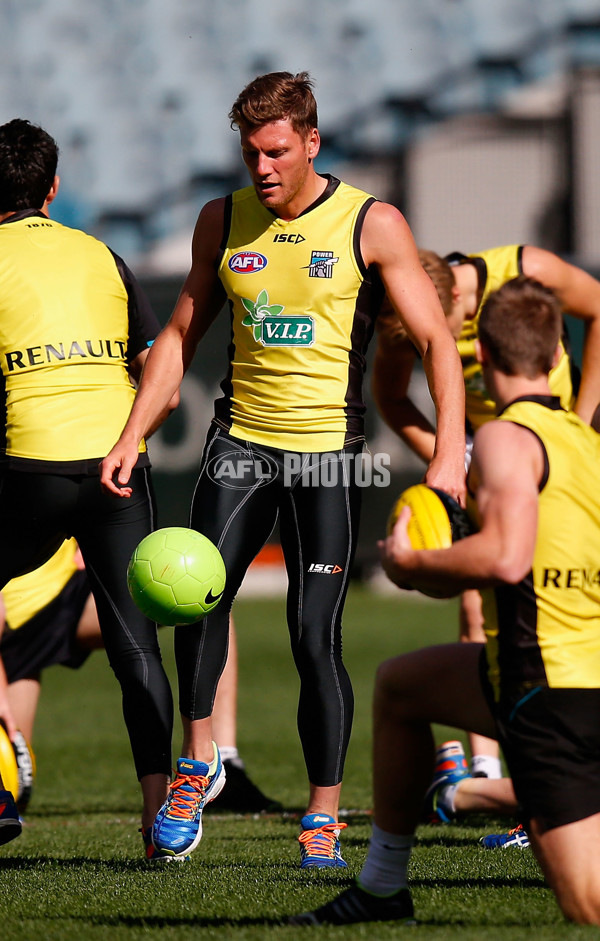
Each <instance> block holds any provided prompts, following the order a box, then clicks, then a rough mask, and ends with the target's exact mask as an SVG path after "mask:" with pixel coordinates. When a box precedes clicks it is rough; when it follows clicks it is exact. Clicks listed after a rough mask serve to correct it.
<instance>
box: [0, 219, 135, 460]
mask: <svg viewBox="0 0 600 941" xmlns="http://www.w3.org/2000/svg"><path fill="white" fill-rule="evenodd" d="M22 215H23V214H16V215H15V216H14V217H12V216H10V217H9V218H8V219H7V220H6V221H5V222H3V223H2V224H1V225H0V370H1V373H2V381H3V387H4V388H3V395H4V404H5V410H6V440H5V447H4V448H3V449H2V450H3V451H4V453H5V455H6V457H7V458H8V459H9V463H10V460H11V459H17V464H18V462H19V461H23V460H25V461H36V462H42V464H44V463H45V462H52V463H55V462H57V463H58V464H63V465H64V464H65V463H68V462H77V461H86V460H89V459H92V458H93V459H98V458H102V457H103V456H104V455H105V454H107V453H108V451H109V450H110V449H111V448H112V446H113V444H114V443H115V441H116V440H117V439H118V437H119V435H120V434H121V431H122V430H123V425H124V424H125V421H126V420H127V416H128V415H129V411H130V408H131V405H132V403H133V399H134V396H135V390H134V388H133V386H132V384H131V382H130V380H129V376H128V373H127V347H128V335H129V324H128V295H127V290H126V288H125V285H124V283H123V280H122V278H121V275H120V273H119V271H118V269H117V264H116V261H115V258H114V257H113V255H112V253H111V252H110V251H109V249H108V248H107V247H106V245H104V244H103V243H102V242H99V241H98V240H97V239H95V238H92V237H91V236H88V235H86V234H85V233H83V232H80V231H79V230H77V229H71V228H68V227H66V226H63V225H60V224H59V223H57V222H54V221H52V220H51V219H48V218H46V217H45V216H44V215H42V214H41V213H29V214H26V215H25V216H24V217H21V216H22ZM144 449H145V447H144V446H142V448H141V450H144Z"/></svg>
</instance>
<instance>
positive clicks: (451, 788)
mask: <svg viewBox="0 0 600 941" xmlns="http://www.w3.org/2000/svg"><path fill="white" fill-rule="evenodd" d="M460 783H461V782H460V781H457V782H456V784H446V785H445V787H441V788H440V789H439V791H438V792H437V797H436V804H437V806H438V807H439V808H440V809H441V810H442V811H443V813H444V814H445V815H446V817H448V819H450V820H451V819H452V817H453V816H454V814H455V813H456V807H455V804H454V800H455V797H456V791H457V789H458V786H459V784H460ZM442 819H443V818H442Z"/></svg>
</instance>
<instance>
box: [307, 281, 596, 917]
mask: <svg viewBox="0 0 600 941" xmlns="http://www.w3.org/2000/svg"><path fill="white" fill-rule="evenodd" d="M560 327H561V311H560V306H559V304H558V301H557V300H556V298H555V296H554V295H553V293H552V292H551V291H550V290H549V289H547V288H545V287H543V286H542V285H541V284H539V283H538V282H535V281H532V280H530V279H527V278H524V277H520V278H517V279H515V280H514V281H510V282H508V283H507V284H505V285H504V286H503V287H502V288H500V290H498V291H497V292H495V294H492V295H491V296H490V298H489V300H488V301H487V303H486V305H485V307H484V310H483V312H482V315H481V320H480V325H479V343H478V356H479V357H480V361H481V363H482V367H483V371H484V375H485V380H486V384H487V386H488V388H489V390H490V392H491V393H492V396H493V398H494V400H495V401H496V403H497V408H498V417H497V419H496V420H495V421H491V422H488V423H487V424H485V425H484V426H483V427H482V428H481V429H479V431H477V433H476V435H475V445H474V452H473V462H472V466H471V469H470V472H469V490H470V492H471V493H472V494H474V495H475V498H476V509H475V510H474V513H476V515H477V518H478V524H479V531H478V532H477V533H476V534H474V535H472V536H469V537H468V538H466V539H464V540H462V541H460V542H456V543H454V545H452V546H451V547H450V548H449V549H445V550H427V551H421V552H418V551H414V550H412V549H411V547H410V543H409V541H408V538H407V534H406V525H407V516H409V515H410V510H404V511H403V513H402V514H401V516H400V518H399V520H398V522H397V524H396V526H395V528H394V530H393V532H392V534H391V535H390V536H389V537H388V539H386V541H385V542H384V543H382V544H381V551H382V559H383V564H384V568H385V570H386V572H387V574H388V576H389V577H390V579H391V580H392V581H393V582H395V583H396V584H398V585H402V586H405V587H406V586H411V587H414V588H417V589H418V588H422V587H426V586H432V585H435V586H436V587H437V588H438V589H441V590H443V591H445V592H446V593H447V594H448V595H449V596H450V595H453V594H456V593H458V592H461V591H464V590H465V589H467V588H479V589H484V614H485V622H486V631H487V636H488V641H487V644H460V643H457V644H449V645H444V646H438V647H430V648H426V649H423V650H419V651H415V652H412V653H409V654H406V655H404V656H400V657H398V658H396V659H393V660H390V661H387V662H386V663H384V664H382V665H381V666H380V667H379V670H378V674H377V680H376V687H375V706H374V826H373V833H372V836H371V841H370V845H369V852H368V856H367V859H366V862H365V864H364V867H363V869H362V871H361V873H360V875H359V876H358V879H357V883H356V884H355V885H354V886H352V887H351V888H349V889H347V890H346V891H345V892H344V893H342V894H341V895H340V896H338V897H337V898H336V899H334V900H333V901H332V902H329V903H328V904H326V905H324V906H322V907H321V908H319V909H317V910H316V911H312V912H306V913H304V914H302V915H297V916H294V917H292V919H291V922H292V923H294V924H320V923H333V924H345V923H351V922H358V921H371V920H373V921H377V920H381V921H387V920H404V921H409V920H411V919H412V917H413V907H412V901H411V897H410V891H409V889H408V888H407V878H406V874H407V866H408V861H409V857H410V853H411V846H412V843H413V840H414V833H415V829H416V827H417V824H418V822H419V820H420V814H421V808H422V805H423V798H424V795H425V792H426V790H427V788H428V785H429V784H430V782H431V777H432V768H433V756H434V745H433V738H432V733H431V723H440V724H445V725H449V726H454V727H456V728H462V729H465V730H467V731H471V732H476V733H479V734H481V735H486V736H490V737H496V738H498V739H499V741H500V744H501V746H502V748H503V751H504V756H505V758H506V761H507V764H508V768H509V771H510V774H511V776H512V780H513V784H514V788H515V792H516V795H517V798H518V801H519V804H520V805H521V808H522V817H521V819H522V820H523V823H524V825H525V826H526V829H527V832H528V834H529V837H530V840H531V846H532V848H533V851H534V853H535V855H536V857H537V860H538V862H539V864H540V866H541V868H542V870H543V872H544V875H545V876H546V879H547V881H548V884H549V885H550V887H551V889H552V890H553V892H554V894H555V896H556V898H557V901H558V904H559V905H560V908H561V910H562V912H563V914H564V915H565V917H566V918H568V919H570V920H572V921H575V922H579V923H582V924H595V925H600V790H599V789H598V776H599V774H600V721H599V716H600V584H599V582H600V578H599V563H600V491H599V488H598V468H599V467H600V435H598V434H597V433H596V432H595V431H593V430H592V428H590V427H589V426H588V425H586V424H585V423H584V422H583V421H582V420H581V419H580V418H579V417H578V416H577V415H575V414H574V413H572V412H566V411H563V409H562V408H561V407H560V404H559V402H558V400H557V399H556V398H554V397H553V396H552V395H551V394H550V390H549V387H548V382H547V375H548V372H549V370H550V368H551V366H552V364H553V361H554V357H555V351H556V348H557V344H558V339H559V336H560ZM408 769H410V770H408ZM490 783H493V782H490Z"/></svg>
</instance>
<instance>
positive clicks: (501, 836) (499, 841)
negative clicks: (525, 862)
mask: <svg viewBox="0 0 600 941" xmlns="http://www.w3.org/2000/svg"><path fill="white" fill-rule="evenodd" d="M479 842H480V843H481V845H482V846H485V848H486V850H497V849H504V848H505V847H507V846H517V847H518V848H519V849H526V848H527V847H528V846H530V845H531V844H530V843H529V837H528V836H527V832H526V831H525V830H524V829H523V824H522V823H518V824H517V825H516V827H513V829H512V830H509V831H508V833H490V834H489V836H482V837H481V838H480V840H479Z"/></svg>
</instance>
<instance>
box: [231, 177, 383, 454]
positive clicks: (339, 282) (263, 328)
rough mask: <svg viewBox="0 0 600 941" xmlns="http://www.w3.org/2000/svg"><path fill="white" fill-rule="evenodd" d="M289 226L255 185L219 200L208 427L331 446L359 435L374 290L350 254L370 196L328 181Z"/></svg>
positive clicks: (279, 443) (308, 447) (373, 279)
mask: <svg viewBox="0 0 600 941" xmlns="http://www.w3.org/2000/svg"><path fill="white" fill-rule="evenodd" d="M326 179H327V186H326V189H325V191H324V193H323V194H322V196H321V197H320V198H319V199H318V200H316V202H314V203H313V204H312V205H311V206H310V207H308V209H307V210H305V211H304V212H303V213H302V214H301V215H300V216H299V217H298V218H297V219H292V220H284V219H280V218H279V217H278V216H276V215H274V214H273V213H272V212H270V210H268V209H266V208H265V207H264V206H263V205H262V204H261V203H260V201H259V199H258V198H257V196H256V193H255V191H254V188H253V187H251V186H249V187H246V188H245V189H242V190H238V191H236V192H235V193H233V194H232V196H231V197H229V198H228V200H227V204H226V211H225V233H224V239H223V244H222V256H221V258H220V263H219V267H218V273H219V278H220V279H221V282H222V283H223V286H224V288H225V291H226V293H227V297H228V301H229V310H230V316H231V344H230V348H229V355H230V359H229V369H228V373H227V376H226V378H225V379H224V381H223V382H222V383H221V389H222V391H223V397H222V398H221V399H219V400H217V402H216V404H215V421H216V422H217V423H218V424H219V425H220V426H221V427H223V428H225V429H226V430H227V431H228V432H229V433H230V434H231V435H233V436H234V437H236V438H241V439H244V440H248V441H251V442H255V443H257V444H264V445H270V446H272V447H277V448H282V449H284V450H291V451H300V452H314V451H316V452H322V451H332V450H339V449H340V448H342V447H344V445H345V444H349V443H351V442H352V441H356V440H360V439H361V438H362V437H363V436H364V428H363V415H364V411H365V405H364V400H363V395H362V381H363V376H364V372H365V366H366V359H365V354H366V350H367V345H368V342H369V340H370V338H371V336H372V333H373V326H374V322H375V317H376V314H377V311H378V309H379V307H380V305H381V300H382V297H383V289H382V286H381V282H380V280H379V277H378V274H377V272H376V271H372V270H370V269H369V270H368V269H367V268H366V266H365V264H364V262H363V260H362V257H361V253H360V234H361V230H362V225H363V220H364V217H365V214H366V212H367V210H368V208H369V206H370V205H371V204H372V203H373V202H375V199H374V197H373V196H369V194H367V193H364V192H363V191H362V190H358V189H355V188H354V187H353V186H349V185H347V184H345V183H342V182H340V181H339V180H337V179H335V177H327V178H326Z"/></svg>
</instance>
